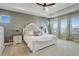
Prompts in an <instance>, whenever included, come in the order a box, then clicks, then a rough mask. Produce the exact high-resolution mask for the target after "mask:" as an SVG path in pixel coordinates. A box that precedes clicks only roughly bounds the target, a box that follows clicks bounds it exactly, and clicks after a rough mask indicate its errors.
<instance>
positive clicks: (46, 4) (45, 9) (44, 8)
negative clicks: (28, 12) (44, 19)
mask: <svg viewBox="0 0 79 59" xmlns="http://www.w3.org/2000/svg"><path fill="white" fill-rule="evenodd" d="M37 5H40V6H42V7H43V10H44V11H46V12H48V10H49V9H48V7H49V6H53V5H55V3H37Z"/></svg>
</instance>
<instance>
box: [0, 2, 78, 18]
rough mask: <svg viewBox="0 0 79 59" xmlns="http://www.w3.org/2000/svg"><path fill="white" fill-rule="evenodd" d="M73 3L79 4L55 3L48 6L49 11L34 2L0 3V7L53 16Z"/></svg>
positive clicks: (36, 14) (42, 15)
mask: <svg viewBox="0 0 79 59" xmlns="http://www.w3.org/2000/svg"><path fill="white" fill-rule="evenodd" d="M75 5H78V6H79V4H75V3H56V5H54V6H50V7H48V8H49V11H48V12H45V11H44V10H43V7H42V6H39V5H37V4H36V3H0V9H5V10H10V11H16V12H20V13H25V14H31V15H35V16H41V17H53V16H54V15H55V13H56V14H57V12H60V11H62V10H64V9H65V10H66V9H67V8H70V7H73V6H74V7H75ZM66 11H67V10H66ZM64 12H65V11H64ZM62 13H63V12H62Z"/></svg>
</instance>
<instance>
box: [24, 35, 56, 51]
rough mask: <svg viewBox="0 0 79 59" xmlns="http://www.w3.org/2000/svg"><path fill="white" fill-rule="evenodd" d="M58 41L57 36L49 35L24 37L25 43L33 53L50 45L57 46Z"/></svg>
mask: <svg viewBox="0 0 79 59" xmlns="http://www.w3.org/2000/svg"><path fill="white" fill-rule="evenodd" d="M56 40H57V37H56V36H54V35H49V34H48V35H47V34H46V35H43V36H27V35H26V36H24V41H25V42H26V43H27V45H28V47H29V48H30V49H31V50H32V51H33V52H35V51H37V50H39V49H41V48H44V47H47V46H49V45H52V44H55V43H56Z"/></svg>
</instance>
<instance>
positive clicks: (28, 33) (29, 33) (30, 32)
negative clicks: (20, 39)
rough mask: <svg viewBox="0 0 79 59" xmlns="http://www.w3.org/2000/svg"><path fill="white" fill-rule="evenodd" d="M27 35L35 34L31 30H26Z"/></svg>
mask: <svg viewBox="0 0 79 59" xmlns="http://www.w3.org/2000/svg"><path fill="white" fill-rule="evenodd" d="M27 35H29V36H34V35H35V34H34V32H33V31H28V32H27Z"/></svg>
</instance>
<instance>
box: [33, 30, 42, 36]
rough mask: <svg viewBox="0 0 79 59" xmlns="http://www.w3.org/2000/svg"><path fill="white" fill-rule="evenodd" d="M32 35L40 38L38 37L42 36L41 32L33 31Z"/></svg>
mask: <svg viewBox="0 0 79 59" xmlns="http://www.w3.org/2000/svg"><path fill="white" fill-rule="evenodd" d="M34 35H35V36H40V35H42V32H41V31H34Z"/></svg>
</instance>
